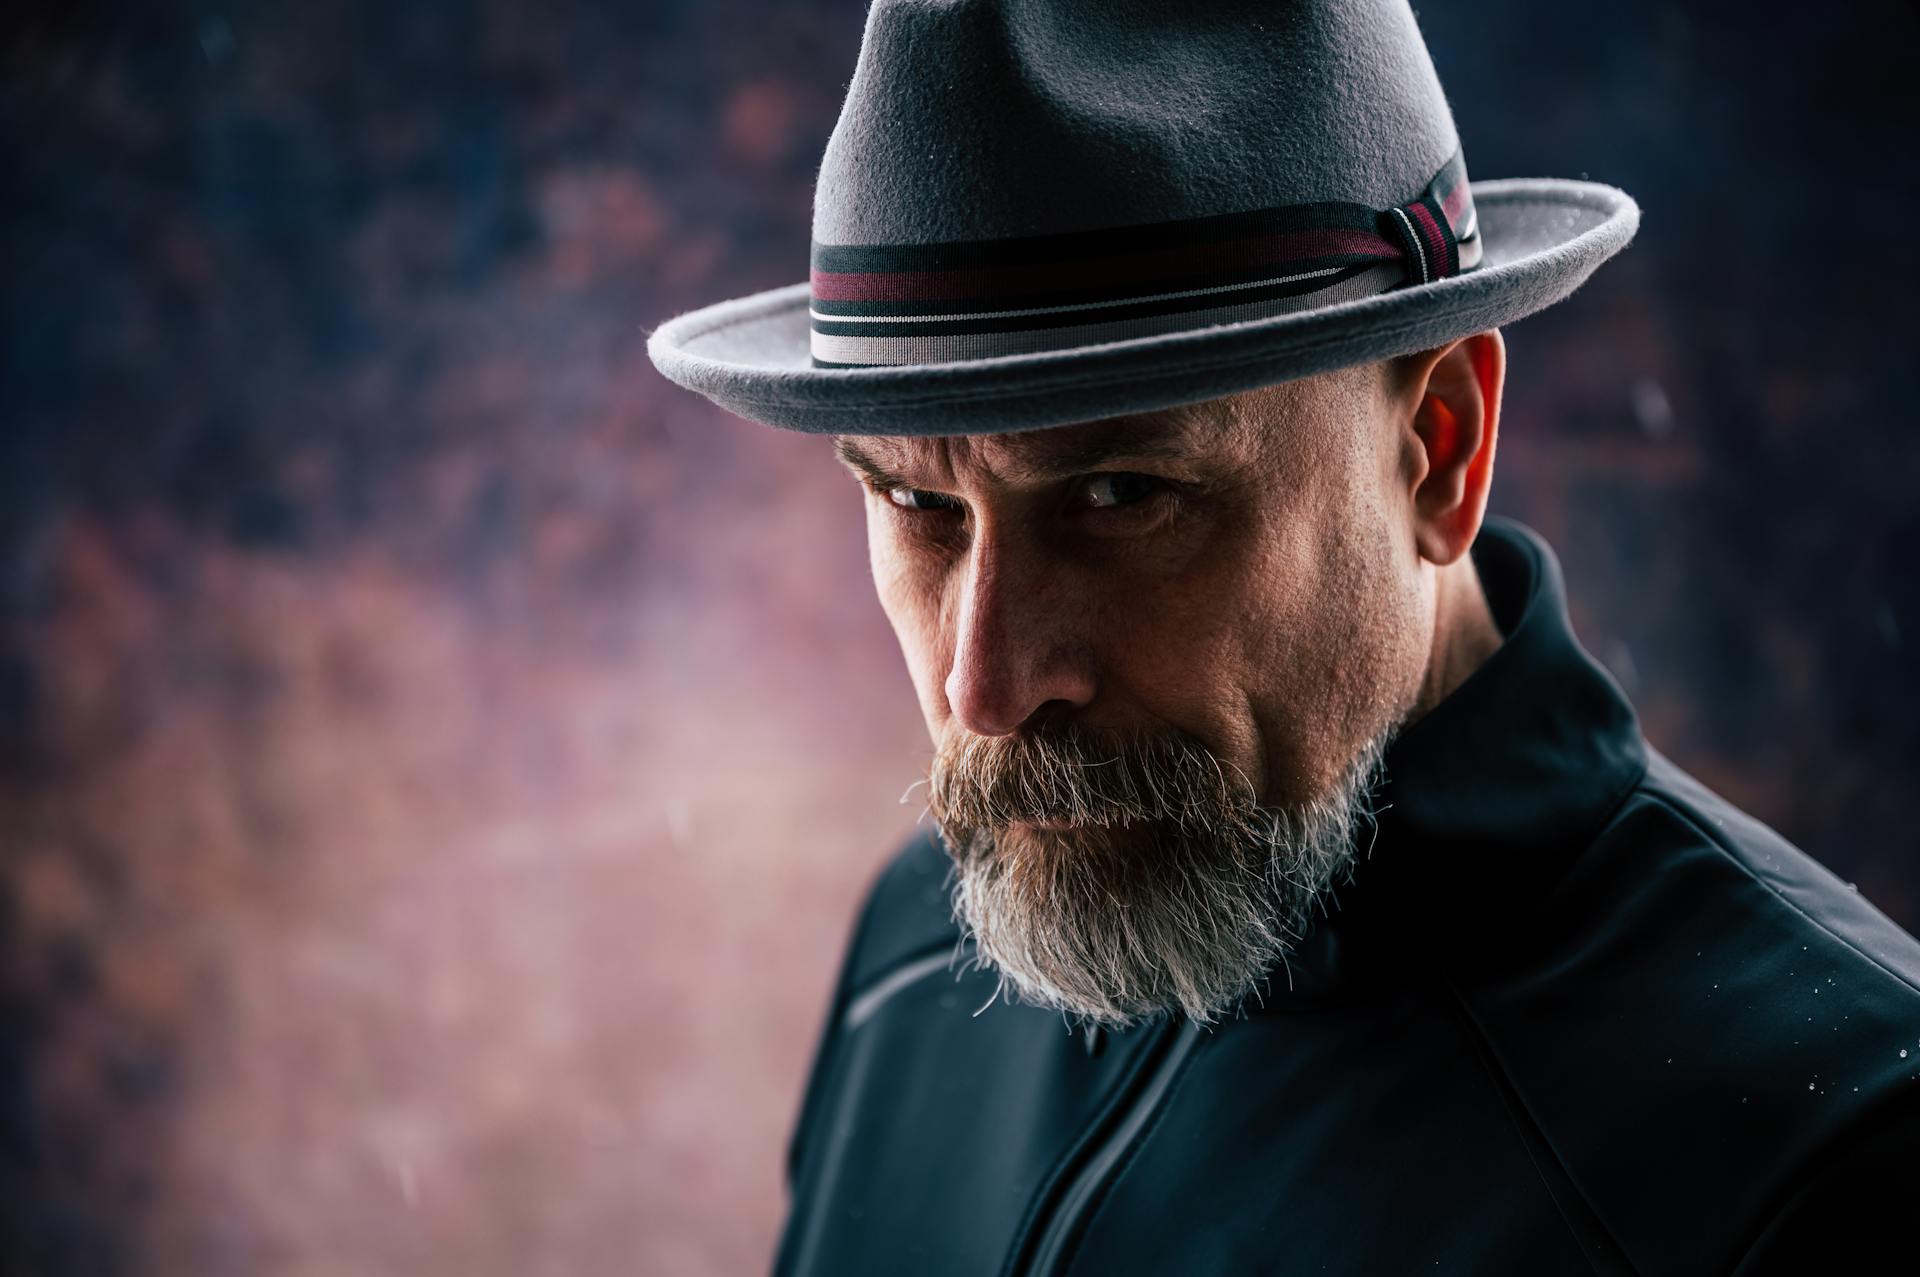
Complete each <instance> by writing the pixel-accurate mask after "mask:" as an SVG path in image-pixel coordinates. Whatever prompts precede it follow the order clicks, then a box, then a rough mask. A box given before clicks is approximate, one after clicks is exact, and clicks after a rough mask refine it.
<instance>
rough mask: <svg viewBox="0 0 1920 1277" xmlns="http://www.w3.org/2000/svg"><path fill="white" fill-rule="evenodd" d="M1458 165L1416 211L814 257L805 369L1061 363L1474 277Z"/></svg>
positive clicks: (1232, 216) (1206, 223)
mask: <svg viewBox="0 0 1920 1277" xmlns="http://www.w3.org/2000/svg"><path fill="white" fill-rule="evenodd" d="M1480 255H1481V243H1480V234H1479V227H1478V225H1477V224H1476V221H1475V218H1474V212H1473V193H1472V190H1471V189H1470V188H1469V187H1468V185H1467V170H1466V165H1465V163H1464V162H1463V161H1462V159H1461V156H1460V153H1459V152H1458V151H1456V152H1455V153H1454V155H1453V158H1452V159H1450V160H1448V161H1447V163H1446V164H1445V165H1444V166H1443V167H1442V168H1441V169H1440V172H1439V173H1438V174H1437V175H1436V176H1435V177H1434V179H1433V181H1432V182H1431V183H1430V184H1428V186H1427V189H1426V190H1425V191H1424V192H1423V193H1422V194H1421V195H1420V197H1419V198H1418V199H1415V200H1413V201H1412V202H1411V203H1407V204H1400V205H1396V206H1394V207H1392V208H1389V209H1384V210H1376V209H1372V208H1369V207H1367V206H1366V205H1364V204H1350V203H1340V202H1328V203H1317V204H1294V205H1289V206H1286V207H1283V208H1269V209H1260V210H1257V211H1254V212H1248V213H1229V214H1226V215H1224V216H1219V217H1205V218H1196V219H1194V220H1191V221H1182V222H1162V223H1156V224H1153V225H1148V226H1127V227H1118V228H1114V229H1108V230H1096V231H1079V232H1072V233H1069V234H1064V235H1040V236H1034V237H1031V238H1022V239H999V240H983V241H979V242H976V243H964V244H912V245H895V246H887V245H854V244H819V243H816V244H815V245H814V246H813V273H812V305H811V327H812V336H811V344H812V353H813V366H814V367H816V368H862V367H876V366H888V365H893V366H898V365H907V364H930V363H943V362H946V361H948V360H959V359H981V358H986V357H989V356H994V355H1018V354H1027V353H1031V352H1035V351H1047V350H1064V349H1070V348H1072V347H1075V346H1087V345H1093V344H1096V343H1101V342H1109V341H1122V340H1125V339H1127V338H1130V337H1147V336H1154V335H1157V334H1162V333H1172V332H1180V331H1183V330H1185V329H1189V328H1203V327H1207V326H1209V325H1213V324H1229V323H1236V322H1240V321H1242V320H1249V319H1265V318H1267V317H1269V316H1272V315H1280V314H1285V313H1287V312H1290V311H1302V310H1314V309H1318V308H1320V307H1323V306H1329V305H1332V304H1334V303H1336V302H1343V301H1352V300H1355V299H1358V298H1361V297H1368V296H1372V295H1373V294H1376V293H1384V292H1387V291H1388V290H1390V289H1393V288H1398V287H1401V286H1403V285H1412V284H1425V283H1430V282H1432V281H1433V280H1436V279H1443V278H1445V277H1446V276H1448V275H1456V274H1459V273H1460V272H1461V271H1466V270H1471V269H1473V267H1475V266H1477V265H1478V264H1479V262H1480Z"/></svg>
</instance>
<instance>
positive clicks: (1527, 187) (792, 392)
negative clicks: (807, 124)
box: [647, 178, 1640, 435]
mask: <svg viewBox="0 0 1920 1277" xmlns="http://www.w3.org/2000/svg"><path fill="white" fill-rule="evenodd" d="M1472 187H1473V202H1474V207H1475V209H1476V211H1477V214H1478V217H1479V225H1480V234H1481V237H1482V239H1483V241H1484V245H1485V246H1484V249H1483V256H1482V258H1481V262H1480V265H1479V266H1478V267H1477V268H1475V269H1474V270H1472V271H1469V272H1467V273H1465V274H1461V275H1453V276H1449V277H1447V278H1445V279H1440V280H1436V281H1434V282H1433V283H1430V284H1419V285H1413V286H1410V287H1403V288H1396V289H1393V290H1392V291H1390V292H1385V293H1380V294H1377V295H1375V296H1372V297H1365V298H1361V299H1359V300H1357V301H1347V302H1340V303H1336V304H1333V305H1329V306H1325V307H1322V308H1320V309H1317V310H1309V311H1298V312H1294V313H1291V314H1284V315H1275V316H1273V317H1271V318H1267V319H1255V320H1247V321H1243V322H1240V323H1231V324H1218V325H1213V326H1209V327H1204V328H1194V329H1190V330H1188V331H1185V332H1178V333H1166V334H1160V335H1156V336H1151V337H1136V338H1130V339H1127V340H1124V341H1112V342H1104V343H1101V344H1098V345H1092V346H1080V347H1075V348H1072V349H1066V350H1050V351H1044V352H1039V353H1032V354H1019V355H1002V356H995V357H992V358H984V359H968V360H959V361H954V362H949V363H936V364H914V365H909V366H904V367H876V368H815V367H813V366H812V360H811V358H810V355H809V329H808V317H807V309H808V301H809V289H808V286H807V285H806V284H804V283H801V284H793V285H790V286H788V287H785V288H776V289H773V290H772V291H770V292H764V293H755V294H753V295H752V296H749V297H740V298H735V299H734V300H732V301H725V302H719V303H717V304H715V305H712V306H706V307H702V308H701V309H699V310H696V311H691V312H689V313H687V314H684V315H681V316H679V317H678V318H675V319H672V320H669V321H668V322H666V323H664V324H662V325H661V326H660V327H659V328H658V329H656V330H655V331H654V333H653V334H652V336H651V337H649V338H648V341H647V354H648V355H649V356H650V357H651V358H652V359H653V362H654V365H655V366H656V367H658V368H659V369H660V371H661V372H662V373H663V374H665V375H666V377H667V378H668V379H669V380H671V381H674V382H677V383H678V384H680V385H682V386H685V387H687V388H688V389H690V390H695V391H698V392H699V393H700V394H703V395H705V396H706V397H707V398H709V399H711V400H713V401H714V402H715V403H717V404H719V405H720V406H721V407H723V408H725V409H727V410H728V411H729V412H732V413H735V414H737V415H739V416H741V417H745V418H747V419H748V420H751V421H758V422H763V423H765V424H766V425H770V426H779V427H781V428H783V429H786V430H800V431H807V432H810V433H818V434H825V433H833V434H856V435H857V434H869V435H880V434H884V435H961V434H997V433H1003V432H1006V431H1012V430H1034V429H1039V428H1041V427H1045V426H1056V425H1066V424H1068V423H1070V422H1076V421H1094V420H1099V419H1102V418H1106V417H1118V416H1125V415H1127V414H1130V413H1139V412H1148V411H1152V410H1154V409H1159V408H1167V407H1171V406H1173V405H1175V404H1183V403H1195V402H1198V401H1200V400H1204V399H1214V398H1218V397H1220V396H1222V395H1230V394H1235V393H1238V392H1240V391H1243V390H1251V389H1253V388H1254V387H1256V386H1264V385H1270V384H1272V383H1274V382H1279V381H1289V380H1292V379H1293V378H1295V377H1305V376H1309V375H1311V374H1313V373H1316V372H1325V371H1327V370H1329V369H1333V368H1341V367H1346V366H1349V365H1352V364H1359V363H1366V362H1369V361H1372V360H1376V359H1386V358H1390V357H1392V356H1394V355H1402V354H1407V353H1410V352H1412V351H1416V350H1428V349H1432V348H1433V347H1435V346H1441V345H1445V344H1446V343H1447V342H1449V341H1453V340H1455V339H1456V338H1459V337H1464V336H1467V335H1468V334H1470V333H1476V332H1483V331H1485V330H1487V329H1489V328H1497V327H1500V326H1501V325H1503V324H1508V323H1511V322H1513V321H1514V320H1517V319H1520V318H1523V317H1524V316H1527V315H1531V314H1533V313H1534V312H1535V311H1538V310H1541V309H1543V308H1545V307H1547V306H1551V305H1552V304H1553V303H1555V302H1557V301H1559V300H1561V299H1562V298H1564V297H1566V296H1567V295H1568V294H1569V293H1571V292H1573V290H1574V289H1576V288H1578V287H1579V286H1580V285H1581V284H1582V283H1583V282H1585V280H1586V278H1587V277H1588V276H1589V275H1591V274H1592V273H1593V272H1594V270H1595V269H1596V268H1597V267H1598V266H1599V265H1600V263H1602V262H1604V261H1605V260H1607V258H1609V257H1611V256H1613V255H1614V254H1615V253H1617V252H1619V251H1620V250H1621V249H1622V248H1625V247H1626V245H1627V242H1628V241H1629V240H1631V239H1632V238H1633V233H1634V230H1635V229H1636V228H1637V227H1638V225H1639V222H1640V208H1639V205H1637V204H1636V203H1634V200H1633V197H1632V196H1630V195H1628V194H1627V193H1626V192H1625V191H1622V190H1620V189H1618V188H1616V187H1612V186H1607V185H1604V184H1602V183H1599V182H1576V181H1570V180H1566V179H1560V178H1508V179H1501V180H1496V181H1486V182H1475V183H1473V184H1472Z"/></svg>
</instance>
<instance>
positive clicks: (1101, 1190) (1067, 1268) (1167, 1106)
mask: <svg viewBox="0 0 1920 1277" xmlns="http://www.w3.org/2000/svg"><path fill="white" fill-rule="evenodd" d="M1178 1032H1179V1030H1178V1029H1176V1030H1175V1034H1176V1038H1177V1035H1178ZM1201 1045H1202V1044H1201V1043H1199V1042H1196V1043H1194V1049H1193V1050H1192V1051H1190V1052H1188V1054H1187V1058H1186V1059H1184V1060H1182V1061H1180V1072H1179V1075H1178V1076H1176V1077H1175V1078H1174V1079H1173V1080H1172V1081H1171V1082H1169V1083H1168V1084H1167V1091H1166V1094H1164V1095H1162V1096H1161V1097H1160V1107H1159V1109H1158V1110H1157V1111H1155V1113H1154V1114H1153V1116H1152V1117H1151V1118H1149V1119H1148V1121H1147V1124H1146V1126H1145V1127H1143V1128H1142V1129H1141V1131H1140V1133H1139V1135H1137V1136H1135V1137H1134V1141H1133V1144H1132V1145H1131V1146H1130V1147H1129V1148H1128V1149H1127V1151H1126V1152H1125V1153H1124V1154H1122V1155H1121V1158H1120V1163H1119V1165H1117V1166H1115V1167H1114V1168H1113V1174H1111V1175H1109V1176H1108V1177H1107V1182H1106V1183H1104V1184H1102V1185H1100V1186H1099V1187H1098V1188H1097V1189H1095V1190H1094V1197H1093V1200H1092V1201H1091V1202H1089V1203H1088V1204H1087V1217H1086V1219H1085V1220H1084V1221H1083V1222H1082V1223H1081V1225H1080V1229H1079V1231H1078V1232H1077V1233H1076V1234H1075V1235H1074V1238H1073V1241H1072V1242H1071V1244H1069V1245H1068V1247H1067V1249H1066V1252H1065V1253H1064V1254H1063V1255H1061V1257H1060V1269H1059V1271H1060V1274H1061V1277H1066V1275H1067V1274H1069V1273H1071V1272H1072V1271H1073V1265H1074V1263H1075V1262H1076V1261H1077V1260H1078V1259H1079V1257H1080V1250H1081V1248H1082V1247H1083V1246H1084V1245H1085V1244H1086V1240H1087V1238H1088V1237H1090V1236H1092V1235H1093V1227H1094V1225H1095V1224H1096V1223H1098V1222H1099V1220H1100V1217H1101V1216H1102V1215H1104V1214H1106V1210H1107V1204H1108V1203H1109V1202H1111V1201H1112V1200H1113V1196H1114V1192H1115V1190H1117V1189H1118V1188H1119V1187H1120V1182H1121V1181H1122V1180H1124V1179H1126V1177H1127V1175H1128V1173H1129V1172H1131V1171H1132V1170H1133V1167H1134V1163H1136V1162H1137V1161H1139V1160H1140V1154H1141V1152H1142V1150H1144V1149H1145V1148H1146V1147H1147V1144H1148V1143H1149V1142H1150V1141H1151V1140H1152V1139H1153V1136H1154V1133H1155V1132H1157V1131H1158V1130H1159V1129H1160V1126H1161V1124H1162V1123H1163V1122H1165V1121H1166V1120H1167V1114H1168V1113H1170V1112H1172V1111H1173V1102H1174V1099H1175V1098H1176V1097H1178V1096H1179V1094H1180V1091H1181V1089H1182V1088H1184V1087H1185V1086H1186V1084H1187V1079H1188V1078H1190V1077H1192V1076H1193V1063H1194V1061H1195V1060H1197V1059H1199V1058H1200V1050H1199V1048H1200V1046H1201ZM1173 1046H1174V1042H1173V1041H1172V1040H1170V1041H1169V1042H1168V1044H1167V1049H1168V1050H1172V1049H1173ZM1039 1277H1050V1275H1049V1274H1045V1273H1042V1274H1040V1275H1039Z"/></svg>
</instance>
